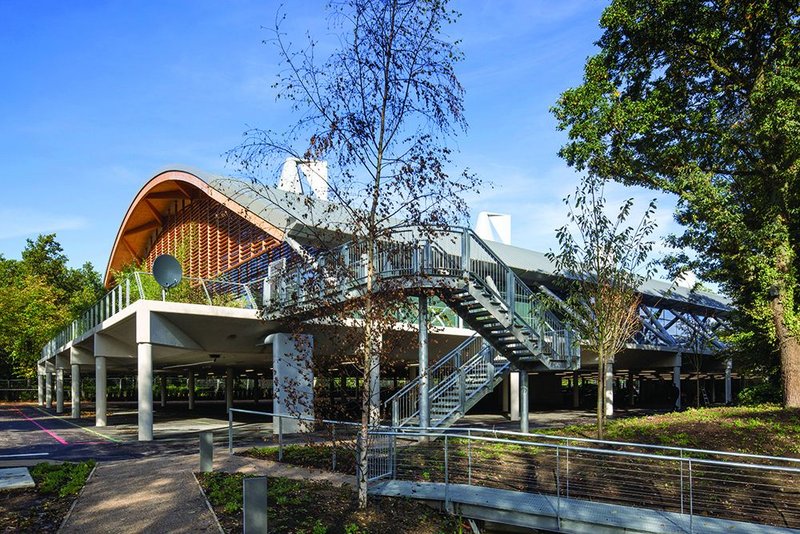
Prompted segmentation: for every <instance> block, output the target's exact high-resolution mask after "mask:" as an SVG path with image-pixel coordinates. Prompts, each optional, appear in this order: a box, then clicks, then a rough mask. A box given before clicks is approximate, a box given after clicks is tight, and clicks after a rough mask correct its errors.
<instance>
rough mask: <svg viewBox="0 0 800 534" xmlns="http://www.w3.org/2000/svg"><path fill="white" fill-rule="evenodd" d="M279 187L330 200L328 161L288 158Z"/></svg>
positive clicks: (299, 193)
mask: <svg viewBox="0 0 800 534" xmlns="http://www.w3.org/2000/svg"><path fill="white" fill-rule="evenodd" d="M301 175H302V176H301ZM303 178H305V183H304V180H303ZM278 189H282V190H283V191H289V192H290V193H297V194H298V195H302V194H307V195H309V196H314V197H316V198H319V199H321V200H328V162H327V161H309V160H301V159H299V158H286V161H285V162H284V164H283V170H281V177H280V179H279V180H278Z"/></svg>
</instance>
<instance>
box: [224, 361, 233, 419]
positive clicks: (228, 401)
mask: <svg viewBox="0 0 800 534" xmlns="http://www.w3.org/2000/svg"><path fill="white" fill-rule="evenodd" d="M231 408H233V367H226V368H225V413H227V412H228V410H230V409H231Z"/></svg>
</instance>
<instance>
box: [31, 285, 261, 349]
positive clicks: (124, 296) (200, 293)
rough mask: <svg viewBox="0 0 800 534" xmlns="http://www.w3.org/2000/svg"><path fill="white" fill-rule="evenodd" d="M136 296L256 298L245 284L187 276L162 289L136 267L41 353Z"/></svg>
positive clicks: (203, 300) (231, 302) (221, 302)
mask: <svg viewBox="0 0 800 534" xmlns="http://www.w3.org/2000/svg"><path fill="white" fill-rule="evenodd" d="M138 300H163V301H168V302H180V303H187V304H205V305H209V306H224V307H233V308H250V309H254V308H256V301H255V299H254V298H253V294H252V293H251V291H250V287H249V286H248V285H247V284H240V283H237V282H226V281H221V280H207V279H204V278H195V277H190V276H186V277H183V279H182V281H181V283H180V284H178V285H177V286H175V287H174V288H171V289H169V290H163V289H162V288H161V286H160V285H159V284H158V282H156V280H155V278H154V277H153V275H152V274H151V273H145V272H138V271H137V272H134V273H131V274H130V275H129V276H127V277H126V278H125V279H124V280H123V281H122V282H120V283H119V284H118V285H116V286H115V287H113V288H112V289H111V290H110V291H108V293H106V294H105V295H104V296H103V297H101V298H100V300H98V301H97V302H96V303H95V304H94V306H92V307H91V308H89V309H88V310H86V311H85V312H83V313H82V314H81V315H80V317H78V318H77V319H75V320H74V321H72V322H71V323H70V324H69V325H67V326H66V327H64V328H63V329H62V330H60V331H59V332H58V333H57V334H56V335H55V336H54V337H53V338H52V339H51V340H50V341H48V342H47V344H46V345H45V346H44V348H43V349H42V357H43V358H48V357H50V356H52V355H54V354H55V353H56V351H57V350H58V349H59V348H60V347H63V346H64V345H66V344H67V343H69V342H70V341H72V340H74V339H77V338H80V337H81V336H83V335H85V334H86V333H87V332H89V331H91V330H92V329H93V328H95V327H96V326H98V325H99V324H101V323H103V321H106V320H107V319H109V318H110V317H112V316H114V315H116V314H117V313H119V312H121V311H122V310H124V309H125V308H127V307H128V306H130V305H131V304H132V303H134V302H136V301H138Z"/></svg>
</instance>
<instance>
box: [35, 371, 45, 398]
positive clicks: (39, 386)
mask: <svg viewBox="0 0 800 534" xmlns="http://www.w3.org/2000/svg"><path fill="white" fill-rule="evenodd" d="M36 393H37V399H38V400H39V406H44V367H42V366H41V365H38V366H37V367H36Z"/></svg>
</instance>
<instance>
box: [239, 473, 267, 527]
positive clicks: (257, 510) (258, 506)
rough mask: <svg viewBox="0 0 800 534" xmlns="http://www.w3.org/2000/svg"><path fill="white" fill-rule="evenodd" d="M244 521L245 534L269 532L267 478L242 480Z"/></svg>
mask: <svg viewBox="0 0 800 534" xmlns="http://www.w3.org/2000/svg"><path fill="white" fill-rule="evenodd" d="M242 501H243V502H242V520H243V529H242V530H243V533H244V534H266V532H267V477H253V478H244V479H242Z"/></svg>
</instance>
